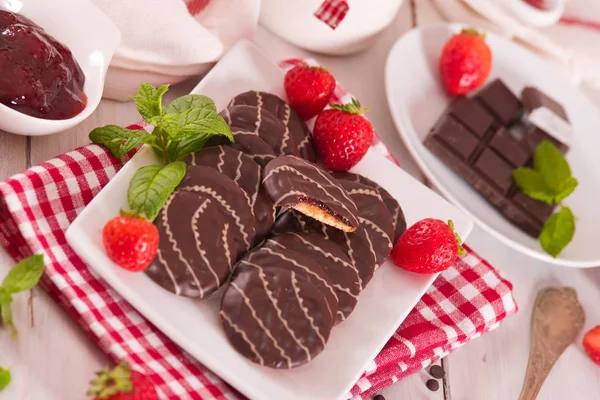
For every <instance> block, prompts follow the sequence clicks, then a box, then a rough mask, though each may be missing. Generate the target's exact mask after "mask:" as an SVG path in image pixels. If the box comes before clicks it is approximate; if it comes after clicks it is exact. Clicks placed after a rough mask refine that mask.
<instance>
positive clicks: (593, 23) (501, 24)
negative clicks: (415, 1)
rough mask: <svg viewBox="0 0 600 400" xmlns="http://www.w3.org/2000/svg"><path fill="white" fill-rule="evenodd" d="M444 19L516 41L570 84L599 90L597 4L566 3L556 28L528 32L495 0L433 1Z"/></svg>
mask: <svg viewBox="0 0 600 400" xmlns="http://www.w3.org/2000/svg"><path fill="white" fill-rule="evenodd" d="M434 1H435V3H436V5H437V6H438V8H439V10H440V11H441V12H443V13H444V14H445V16H446V17H447V18H448V19H450V20H452V21H456V22H461V23H466V24H470V25H474V26H479V27H481V28H484V29H488V30H492V31H495V32H498V33H501V34H504V35H505V36H507V37H509V38H513V39H516V40H519V41H520V42H522V43H525V44H528V45H529V46H530V47H531V48H533V49H534V50H537V51H539V52H541V53H543V54H545V55H547V56H549V57H551V58H552V59H553V60H554V61H555V62H556V63H557V64H558V65H559V66H560V67H561V68H563V70H564V71H565V73H566V74H567V76H569V77H570V78H571V81H572V82H573V83H574V84H579V83H580V82H582V81H583V82H586V83H587V84H589V85H591V86H593V87H595V88H600V68H598V65H600V47H599V46H598V45H597V43H598V42H599V41H600V1H595V0H569V1H568V2H567V4H566V9H565V13H564V15H563V18H562V19H561V20H560V21H559V23H557V24H556V25H553V26H549V27H545V28H531V27H529V26H526V25H524V24H523V23H521V22H520V21H519V20H518V19H517V18H515V17H514V16H513V15H511V14H510V13H509V12H508V11H505V9H503V8H502V7H501V5H500V4H499V3H498V0H434Z"/></svg>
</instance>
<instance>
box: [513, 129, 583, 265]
mask: <svg viewBox="0 0 600 400" xmlns="http://www.w3.org/2000/svg"><path fill="white" fill-rule="evenodd" d="M513 178H514V180H515V183H516V184H517V186H519V188H520V189H521V190H522V191H523V193H525V194H526V195H527V196H529V197H531V198H533V199H536V200H540V201H543V202H544V203H546V204H549V205H562V202H563V201H564V200H565V199H566V198H567V197H568V196H569V195H570V194H571V193H573V191H574V190H575V189H576V188H577V185H578V184H579V182H578V181H577V179H575V178H574V177H573V176H572V175H571V167H570V166H569V163H568V162H567V160H566V159H565V157H564V156H563V154H562V153H561V152H560V150H558V148H557V147H556V146H554V145H553V144H552V143H550V142H549V141H547V140H543V141H542V142H541V143H540V144H539V145H538V146H537V148H536V149H535V153H534V155H533V169H532V168H517V169H516V170H514V171H513ZM574 234H575V216H574V215H573V212H572V211H571V209H569V208H568V207H565V206H563V207H562V208H561V209H560V211H559V212H557V213H556V214H553V215H551V216H550V218H548V220H547V221H546V223H545V224H544V227H543V228H542V231H541V232H540V235H539V237H538V240H539V241H540V244H541V245H542V248H543V249H544V250H545V251H546V252H547V253H548V254H550V255H551V256H552V257H555V258H556V257H557V256H558V255H559V254H560V253H561V252H562V250H563V249H564V248H565V247H566V246H567V245H568V244H569V243H570V242H571V240H572V239H573V236H574Z"/></svg>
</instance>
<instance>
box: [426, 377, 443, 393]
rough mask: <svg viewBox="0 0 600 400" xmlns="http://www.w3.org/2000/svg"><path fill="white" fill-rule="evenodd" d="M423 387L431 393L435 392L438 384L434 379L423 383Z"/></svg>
mask: <svg viewBox="0 0 600 400" xmlns="http://www.w3.org/2000/svg"><path fill="white" fill-rule="evenodd" d="M425 386H427V389H429V390H431V391H432V392H437V391H438V389H439V388H440V383H439V382H438V381H436V380H435V379H429V380H428V381H427V382H425Z"/></svg>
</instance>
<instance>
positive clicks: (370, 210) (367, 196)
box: [339, 180, 394, 266]
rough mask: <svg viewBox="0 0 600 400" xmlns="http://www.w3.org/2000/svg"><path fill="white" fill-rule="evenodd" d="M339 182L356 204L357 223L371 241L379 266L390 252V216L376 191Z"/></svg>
mask: <svg viewBox="0 0 600 400" xmlns="http://www.w3.org/2000/svg"><path fill="white" fill-rule="evenodd" d="M339 182H340V184H341V185H342V187H343V188H344V189H346V192H348V194H349V195H350V198H351V199H352V200H354V203H356V208H357V209H358V221H359V222H360V224H361V225H362V227H364V228H365V230H366V231H367V234H368V235H369V238H370V239H371V243H372V245H373V249H374V250H375V254H376V255H377V265H378V266H380V265H381V264H383V262H384V261H385V260H386V259H387V258H388V256H389V255H390V251H392V246H393V244H392V239H393V238H394V224H393V223H392V216H391V215H390V213H389V212H388V210H387V208H386V206H385V203H384V202H383V200H382V198H381V195H380V194H379V193H378V192H377V190H375V189H373V188H371V187H370V186H367V185H363V184H362V183H357V182H351V181H345V180H340V181H339Z"/></svg>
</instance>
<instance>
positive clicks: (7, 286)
mask: <svg viewBox="0 0 600 400" xmlns="http://www.w3.org/2000/svg"><path fill="white" fill-rule="evenodd" d="M43 272H44V256H43V255H41V254H38V255H35V256H31V257H29V258H26V259H24V260H23V261H21V262H20V263H18V264H17V265H15V266H14V267H13V269H11V270H10V272H9V273H8V275H6V277H5V278H4V280H3V281H2V286H1V287H2V291H3V292H5V293H8V294H9V295H10V294H15V293H18V292H24V291H26V290H29V289H31V288H33V287H34V286H35V285H37V283H38V281H39V280H40V278H41V277H42V273H43Z"/></svg>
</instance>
